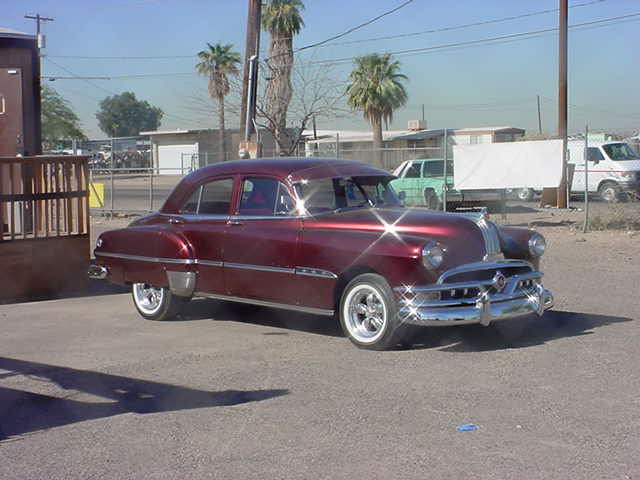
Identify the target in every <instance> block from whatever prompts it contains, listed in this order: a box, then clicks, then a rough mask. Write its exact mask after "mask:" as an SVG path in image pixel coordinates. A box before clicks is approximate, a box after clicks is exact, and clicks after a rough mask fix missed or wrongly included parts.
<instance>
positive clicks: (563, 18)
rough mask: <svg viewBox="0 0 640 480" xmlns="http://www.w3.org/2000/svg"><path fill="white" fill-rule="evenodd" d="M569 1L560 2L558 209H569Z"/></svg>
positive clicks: (561, 0) (562, 0)
mask: <svg viewBox="0 0 640 480" xmlns="http://www.w3.org/2000/svg"><path fill="white" fill-rule="evenodd" d="M568 11H569V9H568V0H560V16H559V24H558V30H559V32H558V33H559V42H558V62H559V64H558V136H559V137H560V138H561V139H562V178H561V180H560V185H559V186H558V192H557V206H558V208H567V32H568V24H567V21H568V18H567V17H568Z"/></svg>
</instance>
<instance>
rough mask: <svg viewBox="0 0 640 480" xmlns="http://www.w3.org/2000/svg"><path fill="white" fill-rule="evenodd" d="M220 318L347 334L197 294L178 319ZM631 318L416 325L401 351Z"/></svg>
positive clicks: (489, 343)
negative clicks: (196, 297)
mask: <svg viewBox="0 0 640 480" xmlns="http://www.w3.org/2000/svg"><path fill="white" fill-rule="evenodd" d="M211 319H212V320H215V321H229V322H242V323H247V324H253V325H261V326H266V327H271V328H274V329H278V330H276V331H269V332H265V333H264V334H265V335H287V334H288V332H287V331H288V330H296V331H301V332H306V333H313V334H317V335H325V336H330V337H342V336H344V335H343V333H342V330H341V328H340V325H339V323H338V321H337V320H336V319H335V318H333V317H321V316H317V315H309V314H303V313H297V312H292V311H287V310H278V309H273V308H262V307H255V306H251V305H243V304H235V303H231V302H218V301H214V300H206V299H197V300H193V301H191V302H190V303H189V304H188V305H187V308H185V311H184V313H183V315H182V316H181V317H180V318H179V319H178V320H177V321H193V320H211ZM631 320H632V319H631V318H626V317H615V316H610V315H597V314H590V313H578V312H567V311H557V310H550V311H548V312H546V313H545V314H544V315H543V316H542V317H537V316H536V315H529V316H526V317H521V318H514V319H510V320H502V321H499V322H495V323H493V324H491V325H490V326H489V327H483V326H481V325H461V326H454V327H416V328H412V329H411V333H412V335H411V337H410V338H409V340H408V341H405V346H404V347H400V348H399V349H401V350H407V349H411V350H413V349H425V348H431V349H434V348H436V349H441V350H442V351H449V352H475V351H490V350H502V349H507V348H524V347H531V346H534V345H540V344H543V343H546V342H549V341H552V340H557V339H559V338H565V337H575V336H579V335H590V334H592V333H593V330H594V329H595V328H599V327H604V326H607V325H611V324H614V323H620V322H629V321H631Z"/></svg>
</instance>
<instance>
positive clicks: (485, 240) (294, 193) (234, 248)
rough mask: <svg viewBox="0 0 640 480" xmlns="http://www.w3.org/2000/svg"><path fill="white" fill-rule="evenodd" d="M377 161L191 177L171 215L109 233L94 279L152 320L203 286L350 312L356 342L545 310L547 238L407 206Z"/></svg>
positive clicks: (297, 164) (385, 341)
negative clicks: (120, 289)
mask: <svg viewBox="0 0 640 480" xmlns="http://www.w3.org/2000/svg"><path fill="white" fill-rule="evenodd" d="M394 178H395V177H394V176H392V175H390V174H389V173H388V172H385V171H383V170H379V169H376V168H373V167H371V166H369V165H367V164H363V163H359V162H354V161H347V160H336V159H320V158H285V159H258V160H245V161H236V162H223V163H219V164H215V165H211V166H208V167H204V168H201V169H199V170H196V171H195V172H193V173H191V174H189V175H187V176H186V177H185V178H184V179H183V180H182V181H181V182H180V183H179V184H178V185H177V186H176V188H175V189H174V190H173V192H172V193H171V195H170V196H169V197H168V198H167V200H166V202H165V204H164V206H163V207H162V208H161V209H160V211H159V212H155V213H151V214H149V215H146V216H144V217H141V218H139V219H137V220H135V221H133V222H132V223H131V224H130V225H129V226H128V227H127V228H123V229H118V230H112V231H108V232H105V233H103V234H101V235H100V236H99V237H98V239H97V243H96V248H95V251H94V253H95V258H96V265H94V266H92V267H90V270H89V275H90V276H91V277H93V278H107V279H108V280H110V281H112V282H115V283H118V284H127V285H130V286H131V289H132V296H133V303H134V305H135V307H136V308H137V310H138V312H139V313H140V314H141V315H142V316H143V317H145V318H148V319H151V320H168V319H171V318H173V317H175V316H176V315H179V313H180V311H181V309H182V308H183V307H184V305H185V303H186V302H187V301H189V299H191V298H193V297H207V298H214V299H218V300H227V301H232V302H241V303H249V304H255V305H261V306H267V307H275V308H282V309H289V310H297V311H302V312H308V313H312V314H317V315H327V316H333V315H335V316H337V317H338V319H339V322H340V324H341V326H342V329H343V331H344V333H345V334H346V336H347V337H348V338H349V339H350V340H351V341H352V342H353V343H354V344H355V345H357V346H359V347H363V348H372V349H386V348H391V347H393V346H395V345H397V344H398V343H402V342H404V341H407V339H408V338H409V341H410V332H411V328H410V327H412V326H440V325H465V324H471V323H480V324H482V325H489V324H490V323H491V322H493V321H496V320H501V319H505V318H513V317H520V316H523V315H528V314H531V313H537V314H538V315H542V314H543V312H544V311H545V310H546V309H548V308H550V307H551V306H552V305H553V296H552V294H551V293H550V292H549V291H548V290H546V289H545V288H544V287H543V285H542V273H541V272H540V270H539V264H540V257H541V256H542V254H543V253H544V250H545V241H544V238H543V237H542V235H540V234H539V233H536V232H534V231H532V230H527V229H521V228H513V227H498V226H497V225H495V224H493V223H491V222H490V221H488V220H487V219H486V218H484V216H483V215H482V214H477V215H469V214H466V215H465V214H452V213H443V212H432V211H429V210H426V209H409V208H404V207H403V206H402V205H401V204H400V201H399V199H398V196H397V195H396V192H395V191H394V188H393V186H392V184H393V181H394Z"/></svg>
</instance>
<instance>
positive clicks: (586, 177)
mask: <svg viewBox="0 0 640 480" xmlns="http://www.w3.org/2000/svg"><path fill="white" fill-rule="evenodd" d="M588 151H589V125H585V127H584V155H583V157H584V224H583V225H582V232H583V233H587V230H588V228H589V226H588V224H589V155H588Z"/></svg>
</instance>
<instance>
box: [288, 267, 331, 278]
mask: <svg viewBox="0 0 640 480" xmlns="http://www.w3.org/2000/svg"><path fill="white" fill-rule="evenodd" d="M295 274H296V275H303V276H306V277H316V278H338V275H336V274H335V273H333V272H330V271H328V270H322V269H321V268H313V267H296V268H295Z"/></svg>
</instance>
